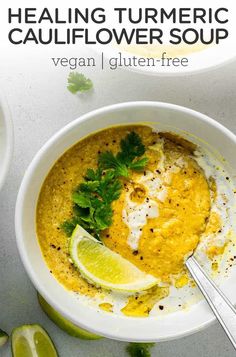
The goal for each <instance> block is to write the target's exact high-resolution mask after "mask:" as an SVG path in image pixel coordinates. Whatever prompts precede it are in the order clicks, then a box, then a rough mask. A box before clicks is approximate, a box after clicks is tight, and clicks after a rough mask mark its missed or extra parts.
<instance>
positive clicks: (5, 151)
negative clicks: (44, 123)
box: [0, 93, 13, 190]
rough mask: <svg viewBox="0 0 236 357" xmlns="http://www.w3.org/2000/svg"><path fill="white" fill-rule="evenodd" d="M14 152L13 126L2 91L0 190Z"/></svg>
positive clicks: (0, 98)
mask: <svg viewBox="0 0 236 357" xmlns="http://www.w3.org/2000/svg"><path fill="white" fill-rule="evenodd" d="M12 152H13V127H12V121H11V114H10V111H9V108H8V104H7V101H6V98H5V97H4V96H3V94H2V93H0V190H1V188H2V186H3V184H4V182H5V179H6V176H7V174H8V170H9V167H10V163H11V158H12Z"/></svg>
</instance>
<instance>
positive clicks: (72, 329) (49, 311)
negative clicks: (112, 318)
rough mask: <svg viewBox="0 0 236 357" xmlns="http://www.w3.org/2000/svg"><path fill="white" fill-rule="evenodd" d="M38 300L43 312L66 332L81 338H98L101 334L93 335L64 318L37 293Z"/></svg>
mask: <svg viewBox="0 0 236 357" xmlns="http://www.w3.org/2000/svg"><path fill="white" fill-rule="evenodd" d="M38 301H39V304H40V306H41V308H42V310H43V311H44V312H45V314H46V315H47V316H48V317H49V319H50V320H52V321H53V322H54V323H55V324H56V325H57V326H58V327H60V328H61V329H62V330H64V331H65V332H67V333H68V334H69V335H71V336H73V337H77V338H81V339H83V340H98V339H101V338H102V337H101V336H98V335H95V334H93V333H91V332H89V331H86V330H84V329H81V328H80V327H78V326H76V325H74V324H73V323H72V322H70V321H69V320H67V319H65V318H64V317H63V316H62V315H61V314H59V312H57V311H56V310H55V309H54V308H53V307H52V306H51V305H49V304H48V303H47V301H46V300H45V299H44V298H43V297H42V296H41V295H39V293H38Z"/></svg>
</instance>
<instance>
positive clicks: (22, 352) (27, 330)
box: [11, 325, 58, 357]
mask: <svg viewBox="0 0 236 357" xmlns="http://www.w3.org/2000/svg"><path fill="white" fill-rule="evenodd" d="M11 344H12V355H13V357H58V354H57V351H56V349H55V347H54V344H53V342H52V340H51V339H50V337H49V336H48V334H47V332H46V331H45V330H44V329H43V328H42V327H41V326H39V325H23V326H20V327H17V328H15V329H14V330H13V332H12V340H11Z"/></svg>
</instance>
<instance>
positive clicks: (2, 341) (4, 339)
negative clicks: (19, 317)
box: [0, 329, 8, 347]
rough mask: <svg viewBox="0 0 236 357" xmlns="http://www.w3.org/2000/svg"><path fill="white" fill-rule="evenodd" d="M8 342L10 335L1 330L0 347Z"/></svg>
mask: <svg viewBox="0 0 236 357" xmlns="http://www.w3.org/2000/svg"><path fill="white" fill-rule="evenodd" d="M7 340H8V334H7V333H6V332H5V331H2V330H1V329H0V347H2V346H3V345H5V343H6V342H7Z"/></svg>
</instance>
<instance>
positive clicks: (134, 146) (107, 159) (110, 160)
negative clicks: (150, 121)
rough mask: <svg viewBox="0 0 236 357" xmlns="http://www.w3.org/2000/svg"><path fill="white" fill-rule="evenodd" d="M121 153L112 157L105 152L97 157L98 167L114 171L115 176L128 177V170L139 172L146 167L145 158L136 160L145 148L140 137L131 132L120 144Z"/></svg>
mask: <svg viewBox="0 0 236 357" xmlns="http://www.w3.org/2000/svg"><path fill="white" fill-rule="evenodd" d="M120 147H121V151H120V152H118V154H117V155H114V154H113V153H112V152H111V151H106V152H104V153H102V154H101V155H100V156H99V166H101V167H102V168H103V169H114V171H115V175H116V176H123V177H125V178H127V177H129V169H131V170H135V171H141V170H143V168H144V167H145V166H146V164H147V161H148V159H147V158H146V157H144V158H142V159H138V158H139V157H141V156H142V155H143V154H144V153H145V146H144V145H143V143H142V140H141V138H140V136H139V135H138V134H137V133H135V132H134V131H132V132H131V133H130V134H128V135H127V136H126V138H125V139H122V140H121V142H120Z"/></svg>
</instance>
